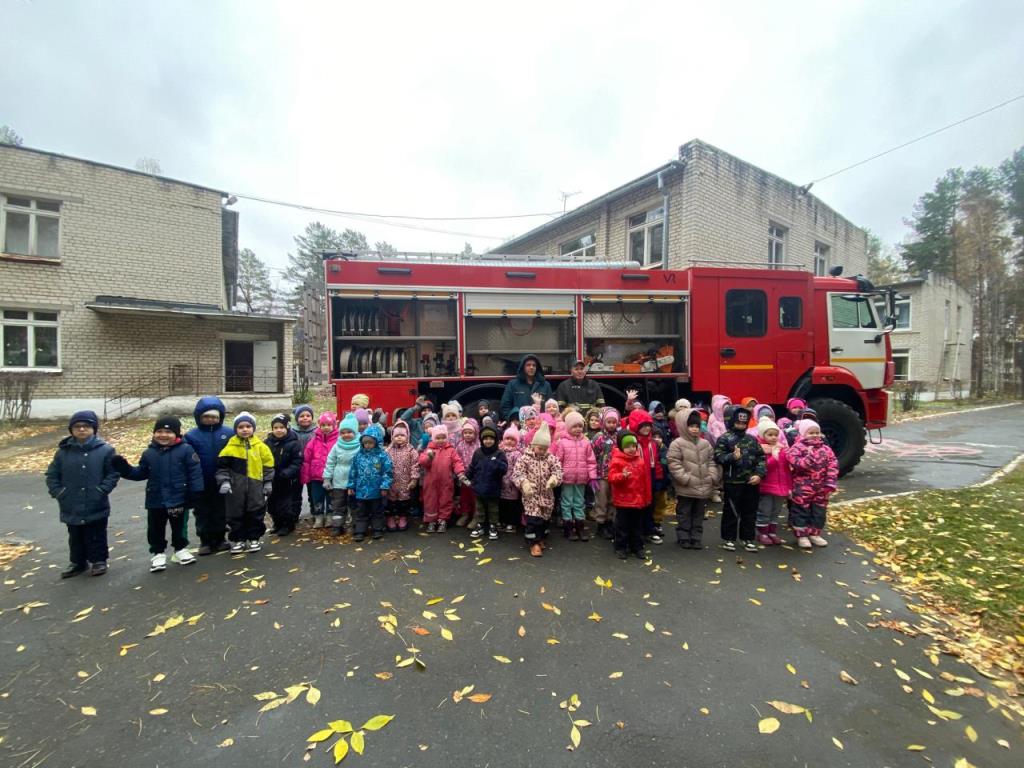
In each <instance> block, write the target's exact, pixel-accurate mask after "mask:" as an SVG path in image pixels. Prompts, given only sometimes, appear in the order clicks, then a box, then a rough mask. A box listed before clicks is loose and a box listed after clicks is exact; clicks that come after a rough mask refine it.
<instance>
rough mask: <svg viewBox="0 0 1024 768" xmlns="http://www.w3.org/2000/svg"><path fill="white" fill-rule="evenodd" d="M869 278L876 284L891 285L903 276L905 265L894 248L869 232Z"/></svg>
mask: <svg viewBox="0 0 1024 768" xmlns="http://www.w3.org/2000/svg"><path fill="white" fill-rule="evenodd" d="M867 277H868V280H870V281H871V282H872V283H874V284H875V285H890V284H892V283H896V282H899V280H900V279H901V278H902V277H903V265H902V264H900V260H899V257H898V256H896V255H895V254H894V253H893V249H892V248H891V247H889V246H886V245H884V244H883V243H882V238H880V237H879V236H878V235H876V234H875V233H874V232H870V231H869V232H868V275H867Z"/></svg>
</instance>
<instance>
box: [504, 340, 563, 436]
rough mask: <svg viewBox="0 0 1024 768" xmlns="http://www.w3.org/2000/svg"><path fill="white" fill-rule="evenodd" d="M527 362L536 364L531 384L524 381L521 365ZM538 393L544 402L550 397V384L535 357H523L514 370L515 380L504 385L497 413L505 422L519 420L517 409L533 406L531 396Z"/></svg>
mask: <svg viewBox="0 0 1024 768" xmlns="http://www.w3.org/2000/svg"><path fill="white" fill-rule="evenodd" d="M527 360H533V361H534V362H535V363H536V364H537V372H536V373H535V374H534V375H533V383H530V382H529V381H527V380H526V373H525V372H524V371H523V365H524V364H525V363H526V361H527ZM535 392H536V393H538V394H540V395H541V396H543V398H544V399H545V400H547V399H548V398H549V397H551V384H549V383H548V381H547V379H545V378H544V366H543V365H541V362H540V358H539V357H537V356H536V355H523V359H522V360H520V361H519V367H518V368H516V375H515V378H514V379H512V380H511V381H509V382H508V384H506V385H505V392H504V393H503V394H502V396H501V405H500V406H499V407H498V412H499V414H500V415H501V418H502V419H504V420H505V421H513V420H516V419H518V418H519V408H520V407H522V406H524V405H533V394H534V393H535Z"/></svg>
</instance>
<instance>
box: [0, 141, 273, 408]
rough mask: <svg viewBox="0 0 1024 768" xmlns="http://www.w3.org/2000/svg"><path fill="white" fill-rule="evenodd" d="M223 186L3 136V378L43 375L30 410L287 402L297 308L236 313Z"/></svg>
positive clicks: (233, 251)
mask: <svg viewBox="0 0 1024 768" xmlns="http://www.w3.org/2000/svg"><path fill="white" fill-rule="evenodd" d="M226 197H227V195H226V194H225V193H223V192H220V191H218V190H215V189H208V188H206V187H202V186H199V185H196V184H189V183H185V182H181V181H174V180H171V179H166V178H162V177H158V176H152V175H150V174H146V173H140V172H137V171H132V170H127V169H124V168H117V167H114V166H109V165H105V164H102V163H95V162H91V161H88V160H81V159H77V158H72V157H67V156H64V155H58V154H54V153H51V152H43V151H39V150H35V149H28V148H23V147H14V146H10V145H0V349H2V359H0V378H3V377H7V379H8V381H10V380H11V379H12V377H13V376H20V377H25V375H28V374H31V376H32V377H34V378H37V379H38V380H39V381H38V383H37V385H36V389H35V391H34V396H33V401H32V416H34V417H56V416H63V415H67V414H69V413H70V412H72V411H74V410H75V409H77V408H92V409H94V410H96V411H97V412H99V413H100V414H101V415H103V414H104V413H106V415H107V416H111V417H113V416H118V415H122V413H123V412H127V411H130V410H133V409H137V408H140V407H142V406H145V405H147V404H151V403H154V402H155V401H160V405H156V406H153V408H160V407H168V405H169V404H168V403H167V401H166V400H164V398H167V397H169V396H174V395H178V396H181V398H182V401H181V402H175V403H174V407H176V408H180V407H181V405H182V404H183V402H185V401H190V400H191V399H192V397H193V396H194V395H195V394H198V393H203V394H211V393H222V394H225V395H229V396H233V397H234V398H236V399H244V400H246V401H248V402H250V403H251V402H253V400H260V399H263V400H264V401H265V402H264V404H265V405H267V407H278V406H279V405H288V404H289V403H290V398H289V397H288V393H289V392H290V391H291V378H292V377H291V344H290V343H286V342H287V341H288V340H289V336H290V327H289V326H290V324H291V323H292V322H293V319H292V318H281V317H268V316H266V315H251V314H246V313H241V312H235V311H233V310H232V306H233V303H234V293H235V286H234V283H235V281H236V274H237V261H238V220H237V213H235V212H233V211H231V210H229V209H228V208H226V207H225V206H224V205H223V201H224V199H225V198H226ZM270 403H273V405H270Z"/></svg>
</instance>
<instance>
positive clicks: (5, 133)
mask: <svg viewBox="0 0 1024 768" xmlns="http://www.w3.org/2000/svg"><path fill="white" fill-rule="evenodd" d="M0 144H13V145H14V146H16V147H20V146H21V144H22V138H21V136H19V135H18V133H17V131H15V130H14V129H13V128H11V126H9V125H0Z"/></svg>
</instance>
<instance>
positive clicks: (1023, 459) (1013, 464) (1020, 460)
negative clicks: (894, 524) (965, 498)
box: [829, 403, 1024, 509]
mask: <svg viewBox="0 0 1024 768" xmlns="http://www.w3.org/2000/svg"><path fill="white" fill-rule="evenodd" d="M1011 405H1016V403H1011ZM992 407H994V408H1001V407H1002V406H999V405H997V406H992ZM942 415H945V414H942ZM1021 464H1024V453H1022V454H1020V456H1018V457H1017V458H1015V459H1013V460H1011V461H1010V462H1008V463H1007V464H1004V465H1003V466H1002V467H1000V468H999V469H997V470H996V471H995V472H993V473H992V474H991V475H989V476H988V477H986V478H985V479H984V480H982V481H981V482H978V483H971V484H970V485H962V486H960V487H959V488H922V489H920V490H917V491H900V492H899V493H883V494H881V495H879V496H864V497H862V498H859V499H847V500H846V501H837V502H836V503H835V504H830V505H829V509H836V508H842V507H849V506H852V505H854V504H863V503H864V502H867V501H881V500H883V499H898V498H900V497H901V496H915V495H916V494H919V493H930V492H931V491H943V490H945V491H958V490H963V489H964V488H982V487H984V486H986V485H992V483H994V482H996V481H997V480H1001V479H1002V478H1003V477H1005V476H1006V475H1008V474H1010V473H1011V472H1013V470H1015V469H1016V468H1017V467H1018V466H1020V465H1021Z"/></svg>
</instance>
